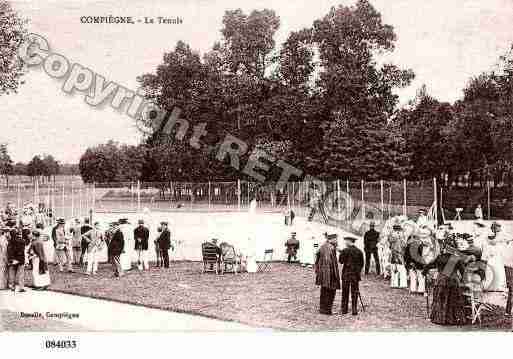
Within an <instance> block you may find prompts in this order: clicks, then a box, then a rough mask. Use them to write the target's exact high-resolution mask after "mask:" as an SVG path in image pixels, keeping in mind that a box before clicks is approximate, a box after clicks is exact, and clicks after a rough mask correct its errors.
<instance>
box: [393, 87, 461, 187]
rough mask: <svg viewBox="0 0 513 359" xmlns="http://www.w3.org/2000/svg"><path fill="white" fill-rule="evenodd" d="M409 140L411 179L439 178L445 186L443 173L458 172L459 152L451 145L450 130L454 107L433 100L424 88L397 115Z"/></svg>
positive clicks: (407, 148) (398, 121)
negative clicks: (457, 153) (455, 160)
mask: <svg viewBox="0 0 513 359" xmlns="http://www.w3.org/2000/svg"><path fill="white" fill-rule="evenodd" d="M394 122H395V123H396V124H397V126H398V127H399V129H400V131H401V134H402V136H403V137H404V139H405V141H406V147H405V151H406V152H408V153H410V164H411V170H410V173H409V176H408V177H409V178H410V179H412V180H423V179H431V178H433V177H438V178H439V179H440V183H443V181H442V179H443V174H444V173H447V174H449V175H450V176H452V174H453V173H455V167H454V165H455V164H454V161H452V158H457V157H458V156H456V157H454V156H453V155H455V153H454V152H451V151H453V150H455V149H454V148H452V147H451V144H450V142H451V141H450V133H449V132H450V127H449V125H450V124H451V123H452V122H453V108H452V106H451V105H450V104H448V103H441V102H439V101H438V100H436V99H435V98H433V97H431V96H430V95H429V94H428V92H427V89H426V86H423V87H422V88H421V89H420V90H419V91H418V92H417V96H416V98H415V99H414V100H413V101H412V102H411V103H410V108H405V109H402V110H401V111H399V112H398V113H397V115H396V116H395V119H394Z"/></svg>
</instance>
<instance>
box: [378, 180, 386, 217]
mask: <svg viewBox="0 0 513 359" xmlns="http://www.w3.org/2000/svg"><path fill="white" fill-rule="evenodd" d="M379 183H380V186H381V221H384V220H385V204H384V198H383V180H381V181H379Z"/></svg>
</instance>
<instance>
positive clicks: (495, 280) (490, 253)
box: [482, 233, 506, 292]
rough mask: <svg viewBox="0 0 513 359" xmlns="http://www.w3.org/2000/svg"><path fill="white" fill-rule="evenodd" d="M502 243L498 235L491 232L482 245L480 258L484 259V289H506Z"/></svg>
mask: <svg viewBox="0 0 513 359" xmlns="http://www.w3.org/2000/svg"><path fill="white" fill-rule="evenodd" d="M503 251H504V245H503V243H502V241H501V240H500V238H499V237H497V236H495V235H493V233H491V235H490V237H489V238H488V241H486V242H485V244H484V246H483V256H482V259H483V260H485V261H486V263H487V265H486V277H485V278H486V281H485V290H487V291H491V292H504V291H505V290H506V271H505V269H504V260H503V258H502V252H503Z"/></svg>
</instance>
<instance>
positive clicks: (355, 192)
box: [0, 176, 513, 228]
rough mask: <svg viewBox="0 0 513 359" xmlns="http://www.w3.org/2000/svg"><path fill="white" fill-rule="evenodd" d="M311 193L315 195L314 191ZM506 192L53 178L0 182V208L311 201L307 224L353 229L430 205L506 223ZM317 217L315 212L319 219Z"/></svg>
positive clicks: (71, 210)
mask: <svg viewBox="0 0 513 359" xmlns="http://www.w3.org/2000/svg"><path fill="white" fill-rule="evenodd" d="M316 192H317V193H316ZM510 192H511V190H510V189H509V188H506V187H493V186H487V187H486V188H461V187H451V188H440V187H439V186H437V184H436V181H435V180H425V181H395V182H393V181H375V182H366V181H346V180H337V181H330V182H286V183H265V184H262V183H255V182H246V181H233V182H203V183H185V182H165V183H164V182H124V183H95V184H86V183H83V182H82V181H81V180H80V178H77V177H75V176H68V177H66V176H62V177H60V178H58V180H55V179H54V180H52V181H48V180H41V179H37V180H34V179H32V181H29V182H27V181H22V182H18V183H15V182H14V181H13V180H11V181H10V182H9V184H8V185H7V184H6V183H3V184H0V205H3V206H5V205H6V203H7V202H12V203H13V204H14V206H15V207H17V208H22V207H24V206H26V205H27V204H30V203H32V204H34V206H37V205H38V204H43V205H44V206H45V208H47V209H49V210H50V211H51V213H52V214H53V216H54V218H57V217H64V218H72V217H85V216H90V215H91V211H92V212H93V213H130V212H131V213H136V212H141V211H143V210H146V211H206V212H209V211H210V212H220V211H221V212H222V211H247V210H248V208H249V206H250V203H251V201H252V199H256V201H257V203H258V208H259V210H261V211H269V212H286V211H289V210H292V211H294V213H295V214H296V216H300V217H301V216H302V217H309V215H310V214H311V211H312V206H313V207H318V205H314V204H313V200H314V199H316V198H317V199H320V200H321V201H322V208H321V209H319V208H318V209H319V210H318V211H317V213H316V214H315V215H314V216H313V220H320V221H325V218H324V216H323V214H322V212H324V213H325V214H326V217H327V222H328V223H329V224H332V225H336V226H341V227H346V228H347V227H351V226H354V225H355V223H356V224H358V223H360V222H361V221H363V220H368V219H374V220H386V219H388V218H390V217H391V216H395V215H406V216H408V217H415V216H416V214H417V213H418V211H419V209H426V210H428V209H430V208H432V205H433V204H434V203H437V202H438V203H439V204H440V207H442V208H443V212H444V217H445V219H448V220H453V219H455V218H457V217H458V215H459V217H460V218H461V219H471V218H475V215H474V210H475V208H476V206H477V205H479V204H481V205H482V212H483V214H484V217H485V218H488V219H511V218H513V210H512V206H511V203H512V201H511V200H510V197H511V195H510ZM319 214H320V215H319Z"/></svg>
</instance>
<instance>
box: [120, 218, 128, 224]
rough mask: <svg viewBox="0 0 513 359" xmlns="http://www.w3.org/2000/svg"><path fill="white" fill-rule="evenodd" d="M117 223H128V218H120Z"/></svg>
mask: <svg viewBox="0 0 513 359" xmlns="http://www.w3.org/2000/svg"><path fill="white" fill-rule="evenodd" d="M118 223H119V224H128V218H120V219H119V222H118Z"/></svg>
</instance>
